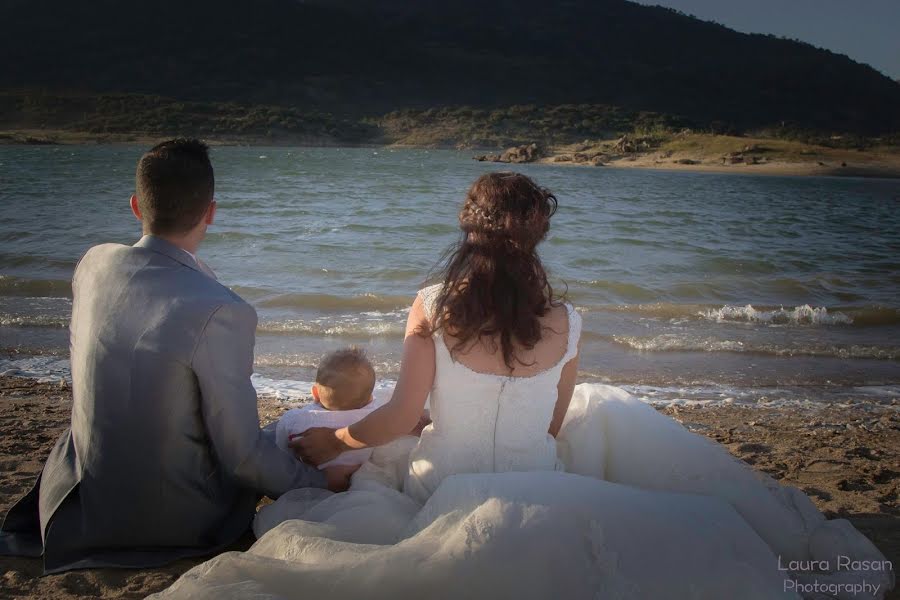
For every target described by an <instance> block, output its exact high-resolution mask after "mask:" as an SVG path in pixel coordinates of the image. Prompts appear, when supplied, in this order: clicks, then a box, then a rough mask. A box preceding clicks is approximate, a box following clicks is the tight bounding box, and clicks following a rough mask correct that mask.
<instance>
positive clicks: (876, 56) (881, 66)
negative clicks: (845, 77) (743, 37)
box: [633, 0, 900, 79]
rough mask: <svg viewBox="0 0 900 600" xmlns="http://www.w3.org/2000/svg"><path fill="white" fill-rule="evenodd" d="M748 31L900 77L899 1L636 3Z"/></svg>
mask: <svg viewBox="0 0 900 600" xmlns="http://www.w3.org/2000/svg"><path fill="white" fill-rule="evenodd" d="M633 1H635V2H638V3H640V4H650V5H661V6H667V7H669V8H674V9H676V10H680V11H681V12H684V13H687V14H689V15H693V16H695V17H698V18H700V19H703V20H704V21H716V22H717V23H721V24H722V25H725V26H726V27H729V28H731V29H736V30H737V31H743V32H745V33H772V34H775V35H779V36H784V37H789V38H794V39H798V40H801V41H804V42H808V43H810V44H812V45H814V46H819V47H820V48H827V49H828V50H831V51H832V52H837V53H839V54H846V55H847V56H849V57H850V58H852V59H853V60H855V61H857V62H862V63H867V64H869V65H872V66H873V67H875V68H876V69H878V70H879V71H881V72H882V73H884V74H885V75H887V76H888V77H891V78H892V79H900V0H633Z"/></svg>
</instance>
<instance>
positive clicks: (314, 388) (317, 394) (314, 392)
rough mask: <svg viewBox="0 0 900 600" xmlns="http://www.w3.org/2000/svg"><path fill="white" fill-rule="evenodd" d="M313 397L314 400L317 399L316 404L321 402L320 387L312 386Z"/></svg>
mask: <svg viewBox="0 0 900 600" xmlns="http://www.w3.org/2000/svg"><path fill="white" fill-rule="evenodd" d="M312 395H313V398H315V399H316V402H318V401H319V386H317V385H316V384H313V385H312Z"/></svg>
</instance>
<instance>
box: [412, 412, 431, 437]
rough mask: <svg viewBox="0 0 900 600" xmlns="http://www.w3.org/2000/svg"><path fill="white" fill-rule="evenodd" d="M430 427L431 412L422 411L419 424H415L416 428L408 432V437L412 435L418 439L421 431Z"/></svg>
mask: <svg viewBox="0 0 900 600" xmlns="http://www.w3.org/2000/svg"><path fill="white" fill-rule="evenodd" d="M429 425H431V412H430V411H428V409H425V410H424V411H422V416H421V417H419V422H418V423H416V426H415V427H413V430H412V431H410V432H409V435H414V436H416V437H419V436H420V435H422V430H423V429H425V428H426V427H428V426H429Z"/></svg>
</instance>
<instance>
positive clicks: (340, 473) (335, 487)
mask: <svg viewBox="0 0 900 600" xmlns="http://www.w3.org/2000/svg"><path fill="white" fill-rule="evenodd" d="M357 469H359V465H338V466H334V467H326V468H325V469H322V472H323V473H325V483H326V486H327V487H328V489H329V490H330V491H332V492H334V493H340V492H346V491H347V488H349V487H350V477H351V476H352V475H353V474H354V473H356V471H357Z"/></svg>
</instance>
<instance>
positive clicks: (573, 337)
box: [562, 303, 581, 364]
mask: <svg viewBox="0 0 900 600" xmlns="http://www.w3.org/2000/svg"><path fill="white" fill-rule="evenodd" d="M566 311H567V312H568V313H569V340H568V342H567V345H566V355H565V357H563V360H562V364H566V363H567V362H569V361H570V360H572V359H573V358H575V355H576V354H578V341H579V340H580V339H581V314H580V313H579V312H578V311H577V310H575V307H574V306H573V305H571V304H569V303H566Z"/></svg>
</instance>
